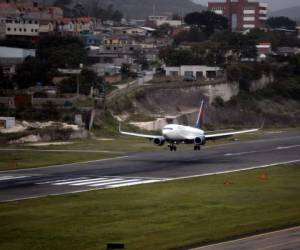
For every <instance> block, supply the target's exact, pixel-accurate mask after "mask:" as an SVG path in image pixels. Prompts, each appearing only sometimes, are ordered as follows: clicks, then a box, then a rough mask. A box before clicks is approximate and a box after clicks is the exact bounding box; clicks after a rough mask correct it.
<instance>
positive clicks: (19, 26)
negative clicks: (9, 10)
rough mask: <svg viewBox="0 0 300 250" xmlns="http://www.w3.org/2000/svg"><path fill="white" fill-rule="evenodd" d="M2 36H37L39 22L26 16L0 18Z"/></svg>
mask: <svg viewBox="0 0 300 250" xmlns="http://www.w3.org/2000/svg"><path fill="white" fill-rule="evenodd" d="M0 26H1V27H2V28H1V30H2V32H4V34H2V36H18V37H20V36H22V37H32V38H33V37H37V36H38V35H39V22H38V20H36V19H28V18H8V17H7V18H0Z"/></svg>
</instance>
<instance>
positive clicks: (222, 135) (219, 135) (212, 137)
mask: <svg viewBox="0 0 300 250" xmlns="http://www.w3.org/2000/svg"><path fill="white" fill-rule="evenodd" d="M258 130H259V129H258V128H256V129H249V130H241V131H233V132H226V133H217V134H208V135H205V139H206V140H218V139H223V138H227V137H231V136H234V135H239V134H246V133H253V132H257V131H258Z"/></svg>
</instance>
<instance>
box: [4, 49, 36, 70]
mask: <svg viewBox="0 0 300 250" xmlns="http://www.w3.org/2000/svg"><path fill="white" fill-rule="evenodd" d="M28 56H31V57H35V50H34V49H21V48H11V47H0V66H1V67H2V68H3V71H4V73H5V74H9V75H11V74H14V73H15V68H16V66H17V65H18V64H21V63H23V62H24V60H25V59H26V58H27V57H28Z"/></svg>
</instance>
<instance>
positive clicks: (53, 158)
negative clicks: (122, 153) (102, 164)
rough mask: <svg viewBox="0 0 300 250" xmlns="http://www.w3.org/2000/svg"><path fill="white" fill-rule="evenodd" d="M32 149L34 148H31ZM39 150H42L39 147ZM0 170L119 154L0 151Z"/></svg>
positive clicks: (58, 163) (79, 160) (42, 165)
mask: <svg viewBox="0 0 300 250" xmlns="http://www.w3.org/2000/svg"><path fill="white" fill-rule="evenodd" d="M33 150H34V148H33ZM39 150H43V149H41V148H39ZM0 152H1V154H0V159H1V160H0V170H1V171H2V170H14V169H24V168H35V167H45V166H50V165H51V166H52V165H60V164H66V163H74V162H83V161H90V160H100V159H105V158H110V157H115V156H119V154H118V153H117V152H112V153H101V152H100V153H91V152H82V153H78V152H75V153H74V152H40V151H0Z"/></svg>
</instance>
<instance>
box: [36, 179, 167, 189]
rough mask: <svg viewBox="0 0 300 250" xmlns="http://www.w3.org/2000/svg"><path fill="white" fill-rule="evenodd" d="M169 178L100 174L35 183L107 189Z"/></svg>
mask: <svg viewBox="0 0 300 250" xmlns="http://www.w3.org/2000/svg"><path fill="white" fill-rule="evenodd" d="M166 180H169V179H167V178H165V179H162V178H143V177H119V176H109V177H105V176H101V177H96V178H90V177H81V178H73V179H72V178H70V179H62V180H53V181H46V182H40V183H37V184H38V185H45V184H50V185H54V186H63V185H67V186H73V187H77V186H84V187H92V188H95V187H96V188H97V189H108V188H117V187H123V186H133V185H138V184H145V183H154V182H161V181H166Z"/></svg>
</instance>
